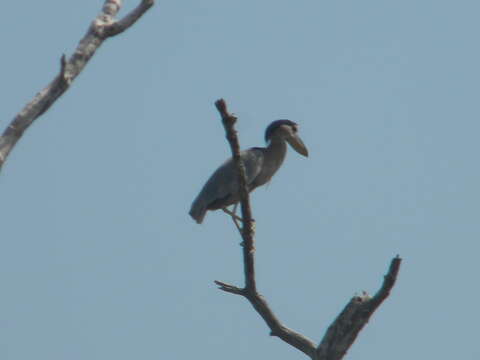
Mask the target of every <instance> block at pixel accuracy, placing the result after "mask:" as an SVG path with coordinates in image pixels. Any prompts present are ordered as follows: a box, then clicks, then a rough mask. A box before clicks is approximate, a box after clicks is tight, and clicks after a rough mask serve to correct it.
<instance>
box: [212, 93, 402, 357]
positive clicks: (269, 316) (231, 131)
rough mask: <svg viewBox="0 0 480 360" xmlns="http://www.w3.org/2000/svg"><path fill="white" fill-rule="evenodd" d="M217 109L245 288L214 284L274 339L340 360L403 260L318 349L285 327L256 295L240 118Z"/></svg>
mask: <svg viewBox="0 0 480 360" xmlns="http://www.w3.org/2000/svg"><path fill="white" fill-rule="evenodd" d="M215 106H216V107H217V110H218V111H219V113H220V116H221V118H222V123H223V126H224V127H225V132H226V137H227V140H228V142H229V144H230V148H231V150H232V156H233V159H234V162H235V165H236V168H237V172H238V182H239V186H240V203H241V205H242V218H243V220H244V221H243V227H242V232H241V235H242V238H243V243H242V244H243V263H244V273H245V287H243V288H239V287H237V286H234V285H230V284H227V283H224V282H221V281H215V284H217V285H218V286H219V289H220V290H223V291H225V292H228V293H232V294H235V295H241V296H243V297H245V298H246V299H247V300H248V301H249V302H250V304H252V306H253V308H254V309H255V310H256V311H257V313H258V314H259V315H260V316H261V317H262V318H263V320H264V321H265V323H266V324H267V325H268V327H269V328H270V335H271V336H277V337H279V338H280V339H282V340H283V341H285V342H286V343H287V344H290V345H291V346H293V347H295V348H296V349H298V350H300V351H302V352H303V353H304V354H306V355H307V356H309V357H310V358H311V359H313V360H340V359H342V358H343V357H344V356H345V354H346V352H347V350H348V349H349V348H350V346H351V345H352V344H353V342H354V341H355V339H356V337H357V335H358V333H359V332H360V331H361V330H362V328H363V327H364V326H365V325H366V324H367V322H368V320H369V319H370V317H371V315H372V314H373V313H374V311H375V310H376V309H377V308H378V307H379V306H380V304H381V303H382V302H383V301H384V300H385V299H386V298H387V297H388V295H389V294H390V291H391V289H392V288H393V286H394V285H395V281H396V278H397V275H398V271H399V270H400V264H401V259H400V258H399V257H398V256H397V257H395V258H394V259H393V260H392V262H391V265H390V269H389V271H388V273H387V275H385V279H384V282H383V285H382V287H381V288H380V290H379V291H378V292H377V294H376V295H375V296H374V297H370V296H369V295H368V294H366V293H363V295H362V296H355V297H353V298H352V299H351V300H350V302H349V303H348V304H347V306H346V307H345V308H344V310H343V311H342V312H341V313H340V314H339V315H338V317H337V318H336V319H335V321H334V322H333V323H332V324H331V325H330V327H329V328H328V330H327V332H326V334H325V336H324V337H323V339H322V341H321V342H320V344H319V345H318V346H316V345H315V343H314V342H313V341H312V340H310V339H308V338H307V337H305V336H304V335H302V334H300V333H298V332H296V331H294V330H291V329H289V328H288V327H286V326H285V325H283V324H282V323H281V322H280V320H279V319H278V318H277V317H276V315H275V314H274V313H273V311H272V310H271V309H270V306H269V305H268V303H267V301H266V300H265V298H264V297H263V296H262V295H260V294H259V293H258V292H257V287H256V281H255V261H254V260H255V258H254V252H255V246H254V230H253V220H252V210H251V207H250V197H249V193H248V187H247V182H246V176H245V166H244V164H243V161H242V159H241V157H240V146H239V142H238V137H237V132H236V131H235V128H234V125H235V122H236V121H237V118H236V117H235V116H234V115H232V114H230V113H229V112H228V111H227V105H226V103H225V101H224V100H223V99H220V100H217V101H216V102H215Z"/></svg>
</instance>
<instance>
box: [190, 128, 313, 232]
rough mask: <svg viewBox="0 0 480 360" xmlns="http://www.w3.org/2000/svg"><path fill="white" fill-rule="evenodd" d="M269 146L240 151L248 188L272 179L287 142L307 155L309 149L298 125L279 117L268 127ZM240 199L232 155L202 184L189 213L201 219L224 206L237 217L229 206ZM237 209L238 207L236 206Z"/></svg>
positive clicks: (223, 208)
mask: <svg viewBox="0 0 480 360" xmlns="http://www.w3.org/2000/svg"><path fill="white" fill-rule="evenodd" d="M265 141H266V142H267V147H265V148H261V147H254V148H251V149H248V150H245V151H242V152H241V153H240V156H241V157H242V160H243V163H244V164H245V170H246V180H247V185H248V191H249V192H251V191H253V190H254V189H255V188H257V187H259V186H261V185H263V184H265V183H267V182H269V181H270V179H271V178H272V176H273V175H274V174H275V173H276V172H277V170H278V169H279V168H280V166H281V165H282V163H283V160H284V159H285V155H286V153H287V142H288V143H289V144H290V146H291V147H292V148H293V149H294V150H295V151H296V152H298V153H299V154H301V155H303V156H308V150H307V148H306V146H305V145H304V143H303V141H302V140H301V139H300V137H299V136H298V125H297V124H296V123H294V122H293V121H290V120H276V121H274V122H272V123H271V124H270V125H269V126H268V127H267V129H266V131H265ZM239 201H240V193H239V185H238V178H237V172H236V169H235V163H234V161H233V158H230V159H228V160H227V161H226V162H225V163H223V164H222V165H221V166H220V167H219V168H218V169H217V170H216V171H215V172H214V173H213V174H212V176H210V179H208V181H207V182H206V184H205V185H204V186H203V188H202V190H201V191H200V193H199V194H198V196H197V197H196V199H195V200H194V201H193V203H192V207H191V209H190V216H191V217H192V218H193V219H194V220H195V221H196V222H197V223H199V224H201V223H202V221H203V218H204V217H205V214H206V213H207V210H218V209H222V210H223V211H225V212H226V213H228V214H230V215H232V216H233V217H234V219H235V217H236V215H235V214H234V213H235V211H234V212H233V213H232V212H231V211H229V210H228V209H227V206H230V205H234V204H237V203H238V202H239ZM235 209H236V208H235Z"/></svg>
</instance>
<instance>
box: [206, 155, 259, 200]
mask: <svg viewBox="0 0 480 360" xmlns="http://www.w3.org/2000/svg"><path fill="white" fill-rule="evenodd" d="M262 150H263V149H261V148H251V149H248V150H245V151H242V152H241V153H240V156H241V157H242V160H243V163H244V164H245V170H246V178H247V179H246V180H247V184H248V185H250V184H251V183H252V182H253V181H254V180H255V178H256V177H257V176H258V174H259V173H260V171H261V170H262V166H263V160H264V154H263V151H262ZM238 188H239V186H238V177H237V172H236V169H235V162H234V161H233V158H230V159H228V160H227V161H225V162H224V163H223V164H222V165H221V166H220V167H219V168H218V169H217V170H216V171H215V172H214V173H213V174H212V176H211V177H210V179H208V181H207V182H206V184H205V186H204V187H203V189H202V191H201V192H200V194H199V195H198V199H200V198H201V199H202V202H203V203H204V204H205V206H208V204H210V203H212V202H214V201H216V200H220V199H223V198H226V197H227V196H229V195H230V194H235V193H237V192H238Z"/></svg>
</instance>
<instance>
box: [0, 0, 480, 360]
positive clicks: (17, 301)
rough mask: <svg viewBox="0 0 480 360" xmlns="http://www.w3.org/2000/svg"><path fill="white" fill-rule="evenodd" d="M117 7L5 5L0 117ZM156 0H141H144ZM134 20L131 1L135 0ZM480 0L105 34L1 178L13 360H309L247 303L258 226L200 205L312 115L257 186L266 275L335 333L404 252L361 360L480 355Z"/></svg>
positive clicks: (227, 6) (271, 12) (259, 16)
mask: <svg viewBox="0 0 480 360" xmlns="http://www.w3.org/2000/svg"><path fill="white" fill-rule="evenodd" d="M102 3H103V2H102V1H100V0H88V1H82V2H79V1H73V0H62V1H60V0H50V1H48V2H47V3H45V2H38V1H32V0H30V1H22V2H13V1H10V2H4V3H2V4H1V5H0V41H1V43H2V44H3V47H2V65H3V66H1V67H0V78H1V79H2V82H1V83H2V85H1V86H0V91H1V93H2V104H3V105H2V106H1V107H0V114H1V115H0V125H1V126H2V128H5V127H6V126H7V124H8V122H9V121H10V120H11V119H12V118H13V116H14V115H15V114H16V113H17V112H18V111H19V110H20V109H21V108H22V107H23V106H24V104H25V103H26V102H27V101H29V100H30V99H31V98H32V97H33V96H34V95H35V93H36V92H37V91H39V90H40V89H42V88H43V87H44V86H45V85H46V84H47V83H48V82H49V81H50V80H51V79H52V78H53V77H54V76H55V75H56V73H57V72H58V68H59V58H60V56H61V54H62V53H66V54H67V55H69V54H71V52H72V51H73V50H74V48H75V46H76V44H77V42H78V40H79V39H80V38H81V37H82V36H83V35H84V33H85V31H86V29H87V27H88V25H89V23H90V21H91V20H92V19H93V18H94V16H95V15H96V14H97V13H98V12H99V10H100V8H101V5H102ZM136 4H137V2H136V1H125V6H124V9H123V10H124V12H125V11H126V10H128V9H131V8H132V7H133V6H135V5H136ZM124 12H123V13H124ZM479 12H480V4H479V3H478V2H474V1H463V0H461V1H456V2H451V1H438V0H437V1H430V0H427V1H422V2H418V1H410V0H406V1H402V2H390V1H387V2H385V1H369V0H367V1H362V2H359V1H353V0H345V1H335V2H327V1H298V2H291V1H278V0H277V1H261V2H258V1H249V0H247V1H243V2H232V1H219V0H211V1H202V2H200V1H170V2H165V1H158V2H157V4H156V6H155V7H154V8H153V9H152V10H151V11H150V12H149V13H148V14H146V16H145V17H144V18H142V19H141V20H140V22H139V23H137V24H136V25H135V26H134V27H133V28H131V29H129V30H128V31H127V32H126V33H124V34H122V35H120V36H118V37H115V38H113V39H110V40H108V41H107V42H106V43H105V44H104V45H103V46H102V47H101V48H100V49H99V51H98V52H97V54H96V55H95V57H94V58H93V59H92V61H91V62H90V63H89V64H88V66H87V68H86V69H85V70H84V72H83V73H82V74H81V75H80V76H79V77H78V78H77V79H76V81H75V83H74V84H73V86H72V88H71V89H70V90H69V91H68V92H67V93H66V94H65V96H63V97H62V98H61V99H60V100H59V101H58V102H57V103H55V105H54V106H53V107H52V108H51V110H50V111H49V112H47V113H46V114H45V115H44V116H42V117H41V118H40V119H38V120H37V122H36V123H35V124H34V125H33V126H32V127H31V128H30V129H29V131H28V132H27V133H26V134H25V136H24V137H23V138H22V140H21V141H20V142H19V143H18V145H17V147H16V148H15V149H14V151H13V152H12V154H11V155H10V157H9V159H8V162H7V164H6V165H5V167H4V168H3V170H2V173H1V175H0V195H1V198H2V202H1V204H0V219H1V226H2V235H3V236H2V238H1V241H0V283H1V284H2V296H1V297H0V309H2V310H1V311H0V319H1V323H2V326H1V327H0V357H1V358H2V359H5V360H20V359H27V358H33V357H34V358H36V359H39V360H43V359H45V360H47V359H48V360H57V359H58V360H60V359H70V360H76V359H79V360H80V359H90V360H96V359H98V360H100V359H102V360H103V359H117V360H122V359H132V358H135V359H146V358H169V359H186V358H191V357H193V356H195V357H201V358H211V359H219V358H225V354H228V358H229V359H232V360H236V359H244V358H245V357H255V358H272V359H303V358H305V357H304V355H303V354H302V353H300V352H298V351H297V350H295V349H293V348H291V347H289V346H288V345H286V344H284V343H282V342H281V341H280V340H279V339H277V338H272V337H269V336H268V329H267V327H266V325H265V324H264V323H263V322H262V321H261V319H260V318H259V316H258V315H257V314H256V313H255V312H254V311H253V309H252V308H251V307H250V305H249V304H248V303H247V302H246V301H245V300H244V299H242V298H240V297H237V296H234V295H230V294H225V293H222V292H220V291H219V290H217V289H216V287H215V285H214V283H213V281H214V280H221V281H225V282H230V283H234V284H237V285H241V284H242V283H243V277H242V274H243V272H242V262H241V249H240V247H239V246H238V244H239V242H240V241H241V239H240V238H239V236H238V234H237V232H236V230H235V228H234V226H233V224H232V223H231V221H230V219H228V218H227V217H226V216H225V215H224V214H222V213H218V212H216V213H209V214H208V215H207V217H206V219H205V222H204V224H202V225H201V226H200V225H197V224H196V223H194V222H193V221H192V220H191V219H190V217H189V216H188V214H187V212H188V209H189V207H190V204H191V201H192V200H193V198H194V197H195V196H196V195H197V193H198V191H199V190H200V188H201V186H202V185H203V183H204V182H205V180H206V179H207V178H208V176H209V175H210V173H211V172H212V171H213V170H214V169H215V168H216V167H217V166H218V165H219V164H220V163H221V162H222V161H224V160H225V158H227V157H228V156H229V148H228V144H227V143H226V141H225V138H224V130H223V128H222V126H221V123H220V120H219V117H218V114H217V112H216V110H215V107H214V105H213V103H214V101H215V100H216V99H218V98H220V97H223V98H225V99H226V101H227V102H228V104H229V108H230V110H231V111H232V112H234V113H235V114H236V115H237V116H238V117H239V122H238V126H237V129H238V130H239V134H240V142H241V144H242V147H244V148H246V147H251V146H261V145H262V143H263V132H264V129H265V127H266V126H267V125H268V124H269V123H270V122H271V121H272V120H275V119H279V118H288V119H291V120H294V121H296V122H297V123H298V124H299V125H300V134H301V136H302V138H303V139H304V142H305V144H306V145H307V146H308V147H309V152H310V157H309V158H308V159H305V158H303V157H301V156H299V155H298V154H296V153H294V152H293V151H289V153H288V155H287V159H286V161H285V163H284V166H283V167H282V169H281V170H280V171H279V172H278V174H277V175H276V176H275V178H274V179H273V181H272V182H271V183H270V184H269V185H268V186H267V187H265V188H260V189H257V190H256V191H255V192H254V193H253V194H252V203H253V214H254V218H255V219H256V220H257V237H256V248H257V253H256V259H257V277H258V287H259V291H260V292H261V293H262V294H263V295H264V296H266V298H267V299H268V301H269V302H270V305H271V306H272V308H273V310H274V311H275V312H276V314H277V315H278V317H279V318H280V319H281V320H282V321H283V322H284V323H285V324H286V325H287V326H289V327H292V328H293V329H295V330H297V331H299V332H301V333H303V334H305V335H306V336H308V337H310V338H312V339H314V340H315V341H319V340H320V339H321V337H322V336H323V334H324V332H325V329H326V328H327V327H328V325H329V324H330V323H331V322H332V321H333V319H334V318H335V316H336V315H337V314H338V312H339V311H340V310H341V309H342V308H343V306H344V305H345V304H346V303H347V302H348V300H349V299H350V298H351V297H352V296H353V295H354V294H355V293H359V292H361V291H363V290H365V291H367V292H370V293H374V292H375V291H376V290H377V289H378V287H379V286H380V284H381V281H382V276H383V274H384V273H385V272H386V270H387V267H388V264H389V262H390V260H391V258H393V257H394V256H395V255H396V254H400V256H401V257H402V258H403V259H404V262H403V267H402V269H401V272H400V276H399V280H398V284H397V286H396V287H395V288H394V291H393V293H392V295H391V297H390V298H389V299H387V301H386V302H385V303H384V304H383V306H382V307H381V308H380V309H379V310H378V312H377V313H375V315H374V316H373V318H372V319H371V322H370V323H369V324H368V326H367V327H366V328H365V329H364V330H363V332H362V333H361V334H360V336H359V338H358V339H357V342H356V343H355V344H354V346H353V347H352V348H351V350H350V352H349V354H348V355H347V357H348V358H349V359H363V358H369V359H384V358H388V359H391V360H397V359H405V358H406V357H409V358H410V357H412V354H414V355H413V356H414V357H415V358H419V359H420V358H435V359H439V360H441V359H452V358H459V359H478V357H479V356H480V354H479V350H478V347H477V346H475V344H476V338H477V332H478V329H477V326H476V324H477V323H478V321H479V320H480V319H479V318H480V316H479V313H478V311H477V310H476V309H477V303H476V300H477V299H478V297H479V296H480V291H479V287H478V285H477V283H478V268H477V263H478V255H477V254H478V252H479V251H480V247H479V245H478V239H479V234H480V230H479V225H478V223H479V222H478V204H479V203H480V201H479V200H480V196H479V191H478V183H479V180H480V171H479V167H478V151H479V149H478V147H479V146H478V134H479V133H480V126H479V121H478V118H479V115H480V114H479V113H480V111H479V106H478V92H479V85H478V84H479V83H480V71H479V69H478V64H479V63H480V51H479V47H478V45H477V44H478V34H479V30H480V29H479V25H478V13H479Z"/></svg>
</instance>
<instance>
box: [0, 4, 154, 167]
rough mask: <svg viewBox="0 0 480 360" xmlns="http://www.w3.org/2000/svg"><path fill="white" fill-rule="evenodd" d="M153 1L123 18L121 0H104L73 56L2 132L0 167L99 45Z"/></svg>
mask: <svg viewBox="0 0 480 360" xmlns="http://www.w3.org/2000/svg"><path fill="white" fill-rule="evenodd" d="M154 2H155V0H141V2H140V4H139V5H138V6H137V7H136V8H135V9H133V10H132V11H131V12H130V13H128V14H127V15H125V17H123V18H122V19H120V20H116V19H115V16H116V15H117V13H118V11H119V10H120V8H121V6H122V1H121V0H106V1H105V3H104V4H103V7H102V11H101V12H100V14H99V15H98V16H97V17H96V18H95V20H93V21H92V23H91V25H90V27H89V29H88V31H87V33H86V34H85V36H84V37H83V38H82V39H81V40H80V42H79V43H78V46H77V48H76V50H75V52H74V53H73V55H72V56H71V57H70V58H69V59H68V60H67V58H66V56H65V55H63V56H62V57H61V58H60V72H59V74H58V75H57V76H56V77H55V79H54V80H53V81H52V82H51V83H50V84H48V85H47V86H46V87H45V88H44V89H43V90H41V91H40V92H39V93H38V94H37V95H36V96H35V97H34V98H33V100H32V101H30V102H29V103H28V104H27V105H25V107H24V108H23V109H22V110H21V111H20V112H19V113H18V114H17V115H16V116H15V118H14V119H13V120H12V121H11V122H10V124H9V125H8V127H7V128H6V129H5V131H4V132H3V134H2V136H1V137H0V169H1V167H2V166H3V164H4V163H5V161H6V159H7V157H8V155H9V154H10V152H11V151H12V149H13V147H14V146H15V144H16V143H17V141H18V140H19V139H20V138H21V137H22V135H23V133H24V132H25V130H27V128H28V127H29V126H30V125H31V124H32V123H33V122H34V121H35V120H36V119H37V118H38V117H40V116H41V115H42V114H43V113H44V112H45V111H47V110H48V109H49V108H50V106H52V105H53V103H54V102H55V101H56V100H57V99H58V98H59V97H60V96H62V95H63V93H65V91H67V90H68V88H69V87H70V85H71V83H72V82H73V80H74V79H75V78H76V77H77V76H78V74H80V72H81V71H82V70H83V68H84V67H85V65H86V64H87V62H88V61H89V60H90V59H91V57H92V56H93V55H94V54H95V52H96V51H97V49H98V48H99V47H100V45H102V43H103V42H104V41H105V40H106V39H108V38H109V37H112V36H115V35H117V34H119V33H121V32H123V31H125V30H126V29H128V28H129V27H130V26H132V25H133V24H135V22H136V21H137V20H138V19H140V17H141V16H142V15H143V14H144V13H145V12H146V11H147V10H148V9H150V8H151V7H152V6H153V4H154Z"/></svg>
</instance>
